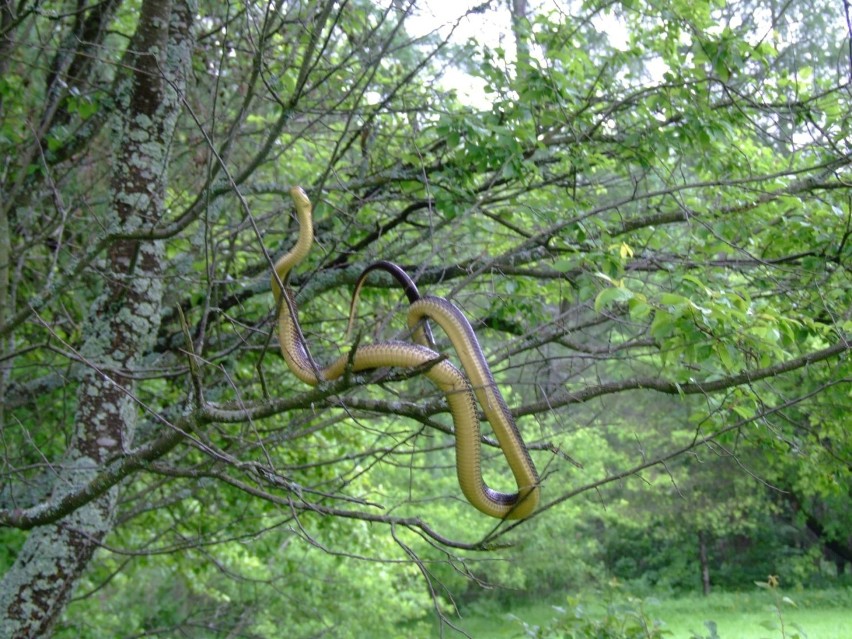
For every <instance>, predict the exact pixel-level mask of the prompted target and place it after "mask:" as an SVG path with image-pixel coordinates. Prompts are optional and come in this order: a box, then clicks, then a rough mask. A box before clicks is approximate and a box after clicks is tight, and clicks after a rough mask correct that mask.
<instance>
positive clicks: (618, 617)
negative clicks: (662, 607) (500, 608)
mask: <svg viewBox="0 0 852 639" xmlns="http://www.w3.org/2000/svg"><path fill="white" fill-rule="evenodd" d="M592 600H593V601H595V602H596V603H597V604H598V606H599V605H600V603H601V600H603V601H605V612H604V613H603V614H596V613H594V612H592V611H591V610H590V609H589V607H588V605H587V604H584V603H581V602H580V601H579V600H578V599H575V598H569V599H568V601H567V605H566V606H564V607H563V606H554V610H555V611H556V613H557V615H558V616H557V617H555V618H554V620H553V621H552V622H551V623H550V624H549V625H548V626H547V627H545V628H541V627H539V626H534V625H530V624H527V623H524V622H523V621H521V620H518V621H519V622H520V623H521V625H522V626H523V629H524V634H523V636H525V637H530V638H532V639H548V638H551V637H552V638H554V639H556V638H557V637H558V638H560V639H660V638H662V637H666V636H669V635H670V634H671V633H670V632H669V631H667V630H665V629H664V628H663V624H662V623H661V622H660V621H659V620H657V619H654V618H653V617H651V616H650V614H649V613H648V608H649V607H652V606H654V604H655V603H656V602H655V601H654V600H642V599H639V598H637V597H629V596H628V597H621V596H620V594H616V593H615V592H614V591H609V592H606V593H598V595H597V596H595V597H594V598H593V599H592Z"/></svg>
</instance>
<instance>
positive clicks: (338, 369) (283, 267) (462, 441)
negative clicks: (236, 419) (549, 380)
mask: <svg viewBox="0 0 852 639" xmlns="http://www.w3.org/2000/svg"><path fill="white" fill-rule="evenodd" d="M290 196H291V197H292V199H293V203H294V204H295V208H296V216H297V219H298V222H299V235H298V239H297V240H296V244H295V245H294V246H293V248H292V249H291V250H290V251H289V252H287V253H286V254H285V255H283V256H281V257H280V258H279V259H278V260H277V261H276V262H275V273H274V275H273V277H272V291H273V294H274V296H275V301H276V303H277V304H278V309H279V310H278V338H279V342H280V346H281V354H282V355H283V356H284V360H285V362H286V363H287V366H288V368H289V369H290V370H291V371H292V373H293V374H294V375H295V376H296V377H298V378H299V379H300V380H302V381H303V382H305V383H306V384H310V385H312V386H313V385H317V384H319V383H321V382H327V381H332V380H335V379H338V378H340V377H341V376H342V375H343V374H344V373H345V372H346V371H347V370H348V369H349V368H350V367H351V370H352V371H353V372H359V371H365V370H370V369H375V368H385V367H396V368H402V369H409V370H410V369H419V370H422V371H423V374H424V375H425V376H426V377H427V378H428V379H429V380H430V381H431V382H432V383H434V384H435V385H436V386H437V387H438V388H439V389H440V390H441V391H442V392H443V393H444V395H445V396H446V399H447V403H448V405H449V409H450V414H451V415H452V419H453V426H454V428H455V447H456V471H457V474H458V481H459V486H460V488H461V490H462V493H463V494H464V496H465V497H466V498H467V500H468V501H469V502H470V503H471V504H472V505H473V506H474V507H475V508H477V509H478V510H479V511H481V512H483V513H485V514H486V515H490V516H492V517H497V518H500V519H524V518H526V517H529V516H530V515H531V514H532V513H533V511H535V509H536V507H537V506H538V502H539V499H540V496H541V495H540V488H539V477H538V472H537V471H536V468H535V465H534V464H533V461H532V459H531V458H530V455H529V452H528V451H527V447H526V445H525V444H524V442H523V439H522V438H521V435H520V433H519V431H518V428H517V426H516V425H515V421H514V419H513V417H512V414H511V412H510V411H509V408H508V407H507V406H506V402H505V401H504V399H503V396H502V394H501V393H500V390H499V388H498V387H497V384H496V383H495V381H494V377H493V376H492V374H491V371H490V369H489V367H488V363H487V361H486V359H485V355H484V354H483V352H482V348H481V347H480V345H479V341H478V340H477V338H476V334H475V333H474V331H473V328H472V327H471V325H470V322H468V320H467V318H466V317H465V316H464V314H463V313H462V312H461V311H460V310H459V309H458V308H457V307H456V306H455V305H454V304H452V303H451V302H450V301H448V300H446V299H444V298H441V297H434V296H430V295H426V296H421V295H420V294H419V292H418V291H417V289H416V287H415V286H414V284H413V282H411V280H410V279H408V277H407V275H405V274H404V272H403V271H402V270H401V269H399V267H397V266H396V265H394V264H392V263H390V262H380V263H379V262H377V263H375V264H372V265H370V266H368V267H367V268H366V269H365V270H364V272H363V273H362V274H361V276H360V277H359V279H358V283H357V285H356V289H355V294H354V295H353V307H352V308H354V302H355V300H356V299H357V296H358V293H359V291H360V289H361V286H362V285H363V282H364V278H365V277H366V275H367V273H369V272H370V271H372V270H374V269H377V268H381V269H384V270H386V271H388V272H390V273H391V274H392V275H393V276H394V277H395V278H396V279H397V280H398V281H399V282H400V283H401V284H402V285H403V286H404V288H405V291H406V295H407V296H408V299H409V303H410V304H409V310H408V325H409V327H410V329H411V331H412V335H413V338H414V340H415V343H412V342H405V341H382V342H377V343H374V344H366V345H362V346H358V347H357V348H356V349H355V352H354V354H351V355H341V356H340V357H338V358H337V359H336V360H335V361H333V362H332V363H331V364H329V365H327V366H325V367H322V368H320V367H319V366H318V364H317V363H316V362H315V361H314V360H313V358H312V357H311V356H310V353H309V351H308V346H307V342H306V340H305V337H304V334H303V333H302V330H301V327H300V326H299V320H298V309H297V307H296V304H295V301H294V299H293V295H292V293H291V291H290V290H289V288H288V287H287V286H286V284H287V279H288V276H289V274H290V272H291V271H292V270H293V269H294V268H295V267H296V266H298V265H299V264H300V263H301V262H302V261H303V260H304V259H305V257H306V256H307V255H308V253H309V252H310V249H311V246H312V245H313V238H314V235H313V208H312V205H311V201H310V200H309V199H308V196H307V195H306V194H305V192H304V191H303V190H302V189H301V188H300V187H293V188H292V189H290ZM394 269H398V271H397V272H394ZM282 284H283V285H284V287H283V289H282V286H281V285H282ZM282 293H283V295H284V299H282ZM350 315H351V313H350ZM424 320H431V321H433V322H434V323H435V324H437V325H438V326H440V327H441V328H442V329H443V330H444V332H445V333H446V334H447V336H448V337H449V340H450V343H451V344H452V345H453V348H454V349H455V351H456V354H457V355H458V358H459V361H460V362H461V364H462V369H463V372H462V370H459V369H458V368H457V367H456V366H454V365H453V364H452V363H451V362H449V361H448V360H447V359H446V358H444V357H443V356H442V355H441V354H440V353H438V352H437V351H436V350H435V347H434V340H433V338H432V334H431V330H430V329H429V327H428V324H427V323H426V322H425V321H424ZM477 401H478V402H479V405H480V406H481V408H482V412H483V414H484V415H485V417H486V419H487V420H488V422H489V423H490V424H491V428H492V429H493V430H494V433H495V435H496V437H497V441H498V443H499V444H500V447H501V449H502V451H503V454H504V455H505V457H506V461H507V462H508V464H509V468H510V469H511V471H512V474H513V475H514V478H515V483H516V484H517V488H518V490H517V492H515V493H503V492H498V491H496V490H493V489H491V488H489V487H488V486H487V485H486V483H485V481H484V479H483V478H482V467H481V441H480V427H479V416H478V414H477V407H476V403H477Z"/></svg>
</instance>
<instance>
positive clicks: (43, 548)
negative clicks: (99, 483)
mask: <svg viewBox="0 0 852 639" xmlns="http://www.w3.org/2000/svg"><path fill="white" fill-rule="evenodd" d="M193 15H194V8H193V7H191V6H189V3H187V2H174V3H173V2H171V1H169V0H145V2H143V5H142V9H141V14H140V17H139V23H138V27H137V31H136V34H135V36H134V38H133V40H132V41H131V43H130V45H129V46H130V50H131V51H134V52H135V54H134V56H133V57H134V62H133V64H132V65H129V66H128V68H129V69H131V72H130V76H129V78H128V79H129V81H128V83H127V84H126V86H127V87H128V90H129V93H128V96H127V105H128V108H127V109H122V110H120V111H119V112H118V114H117V116H116V117H119V118H120V122H119V123H118V125H117V127H115V129H114V130H117V131H119V132H120V133H119V135H118V136H116V158H115V162H114V171H113V177H112V181H111V193H110V201H111V204H112V206H111V209H112V211H111V212H112V216H113V219H112V220H111V221H110V222H109V223H108V224H106V225H105V226H106V228H109V229H117V230H118V231H119V233H125V234H126V233H128V232H137V233H139V232H141V235H143V236H144V231H145V229H149V228H154V227H155V226H156V225H157V224H158V223H159V222H160V221H161V220H162V218H163V215H164V201H165V194H166V187H167V184H166V176H167V175H168V160H169V153H168V150H169V148H170V146H171V138H172V135H173V134H174V128H175V123H176V121H177V117H178V115H179V113H180V109H181V96H180V95H178V92H179V91H181V90H182V87H183V86H184V82H185V78H186V75H187V72H188V68H189V57H190V51H191V35H190V34H191V24H192V17H193ZM163 260H164V250H163V246H162V243H161V241H158V240H150V241H149V240H145V239H144V238H141V239H132V240H131V239H120V240H117V241H115V242H113V243H112V244H111V245H110V246H109V247H108V250H107V255H106V258H105V262H106V264H105V266H106V271H107V274H108V277H107V280H106V282H105V286H104V290H103V292H102V294H101V296H100V297H99V299H98V301H97V302H96V304H95V307H94V308H93V310H92V314H91V317H92V319H91V321H90V324H89V325H88V326H87V327H86V329H85V334H84V339H83V344H82V345H81V347H80V349H79V350H80V353H81V354H82V355H83V357H84V359H85V363H83V364H80V365H79V366H80V368H79V370H78V375H77V380H78V387H77V412H76V415H75V424H76V428H75V432H74V436H73V439H72V441H71V442H70V443H69V445H68V449H67V450H66V452H65V455H64V458H63V459H62V460H59V462H58V463H56V464H54V466H53V467H54V468H55V474H54V476H53V487H52V490H51V492H50V495H49V496H48V497H47V503H48V504H50V505H51V506H53V507H57V506H58V507H60V509H61V506H62V505H63V499H64V498H65V496H66V495H68V494H69V493H71V492H72V491H73V489H74V488H75V487H77V486H80V485H84V484H86V483H88V482H91V481H92V480H93V479H95V478H96V477H97V474H98V472H99V471H100V470H102V469H103V464H104V462H105V461H107V460H108V459H110V458H112V457H115V456H116V455H121V454H122V452H123V451H125V450H126V449H127V447H129V446H130V444H131V442H132V438H133V433H134V429H135V425H136V421H137V415H138V411H139V407H138V404H137V402H136V399H135V397H134V394H135V382H134V381H133V380H134V371H135V369H137V368H138V366H139V363H140V362H139V359H138V358H139V353H143V352H146V351H147V350H148V349H149V348H150V346H151V344H152V343H153V341H154V339H155V336H156V333H157V330H158V327H159V318H160V315H161V308H162V297H163V286H162V277H161V274H162V268H163ZM117 496H118V489H117V488H112V489H110V490H108V491H106V492H105V493H103V494H102V495H101V496H100V497H98V498H96V499H93V500H91V501H89V502H87V503H84V504H82V505H77V504H74V505H73V507H69V511H68V513H67V514H66V515H65V516H64V517H63V518H62V519H61V520H59V521H58V522H56V523H55V524H49V525H45V526H40V527H38V528H35V529H34V530H32V531H31V532H30V534H29V536H28V538H27V540H26V542H25V543H24V546H23V548H22V549H21V552H20V554H19V555H18V557H17V558H16V561H15V564H14V565H13V566H12V567H11V568H10V569H9V570H8V571H7V572H6V574H5V575H4V577H3V580H2V582H0V636H3V637H45V636H49V635H50V632H51V629H52V627H53V626H54V624H55V623H56V621H57V619H58V618H59V616H60V615H61V613H62V611H63V610H64V608H65V606H66V605H67V603H68V601H69V599H70V597H71V594H72V591H73V589H74V586H75V585H76V584H77V582H78V580H79V578H80V576H81V575H82V573H83V571H84V570H85V568H86V565H87V564H88V563H89V561H90V559H91V558H92V555H93V554H94V552H95V551H96V550H97V548H98V546H99V545H100V543H101V542H102V541H103V540H104V538H105V537H106V535H107V534H108V533H109V531H110V530H111V527H112V525H113V517H114V513H115V505H116V500H117ZM66 503H67V501H66Z"/></svg>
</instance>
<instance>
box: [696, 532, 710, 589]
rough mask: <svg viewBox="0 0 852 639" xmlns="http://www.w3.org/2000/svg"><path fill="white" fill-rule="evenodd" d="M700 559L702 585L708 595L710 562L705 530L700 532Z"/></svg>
mask: <svg viewBox="0 0 852 639" xmlns="http://www.w3.org/2000/svg"><path fill="white" fill-rule="evenodd" d="M698 560H699V562H700V563H701V587H702V590H703V592H704V596H705V597H706V596H707V595H709V594H710V563H709V562H708V561H707V537H706V535H705V534H704V532H703V531H699V532H698Z"/></svg>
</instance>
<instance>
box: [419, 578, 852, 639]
mask: <svg viewBox="0 0 852 639" xmlns="http://www.w3.org/2000/svg"><path fill="white" fill-rule="evenodd" d="M783 597H787V598H788V600H789V601H792V602H793V603H787V602H784V601H782V598H783ZM627 599H628V597H627V595H626V594H624V593H618V594H617V596H614V597H613V603H616V604H618V603H621V602H627ZM581 601H582V605H583V606H584V610H585V611H586V613H584V614H586V615H587V616H588V617H589V618H595V617H600V616H603V615H605V614H606V613H605V610H606V607H605V606H606V604H596V603H595V602H594V600H593V598H591V597H590V596H584V597H582V598H581ZM574 603H575V604H576V602H574ZM794 604H795V605H794ZM640 605H641V606H642V608H643V609H644V611H645V614H646V615H647V616H648V617H650V618H651V619H654V620H660V621H661V622H662V624H663V625H662V627H663V628H664V629H665V630H667V631H669V633H670V634H667V635H666V636H667V637H670V638H671V639H692V638H693V637H695V636H697V637H701V638H702V639H704V638H707V637H710V630H709V629H708V628H707V627H706V626H705V623H704V622H705V621H707V620H712V621H714V622H715V623H716V632H717V636H718V638H719V639H782V638H783V639H792V638H793V637H795V636H796V635H797V634H798V636H799V637H800V639H852V589H844V590H825V591H802V592H772V591H763V590H756V591H755V592H746V593H716V594H712V595H711V596H709V597H702V596H690V597H666V598H660V599H656V598H654V597H648V598H645V599H644V600H634V601H633V604H632V607H634V608H635V607H637V606H640ZM778 605H780V606H781V617H780V618H779V615H778V611H777V607H778ZM554 606H559V607H561V608H563V609H565V610H566V614H571V612H572V610H573V606H572V605H570V604H566V603H565V602H562V603H561V604H560V603H559V602H553V603H537V604H527V605H523V606H519V607H517V608H514V609H512V610H499V609H492V610H486V609H483V608H479V609H476V608H474V609H473V610H470V611H468V612H467V613H465V614H464V615H463V616H462V617H461V618H460V619H458V618H457V619H453V620H452V621H453V623H455V624H456V625H458V626H459V627H461V628H462V629H464V631H465V632H466V633H468V634H469V635H470V636H471V637H473V638H474V639H517V638H520V637H536V636H538V637H549V636H557V635H548V634H546V633H544V632H542V633H541V634H538V635H536V634H535V633H534V632H531V629H532V627H533V626H538V627H540V628H546V627H547V626H548V625H549V624H551V622H552V620H553V619H555V618H557V617H558V616H559V613H558V612H557V610H556V609H555V608H554ZM524 623H526V624H527V628H525V627H524ZM782 624H783V630H782ZM434 636H438V634H437V633H436V634H435V635H434ZM444 636H445V637H457V636H462V635H460V634H458V633H456V632H454V631H452V630H450V629H449V628H447V627H445V628H444Z"/></svg>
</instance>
